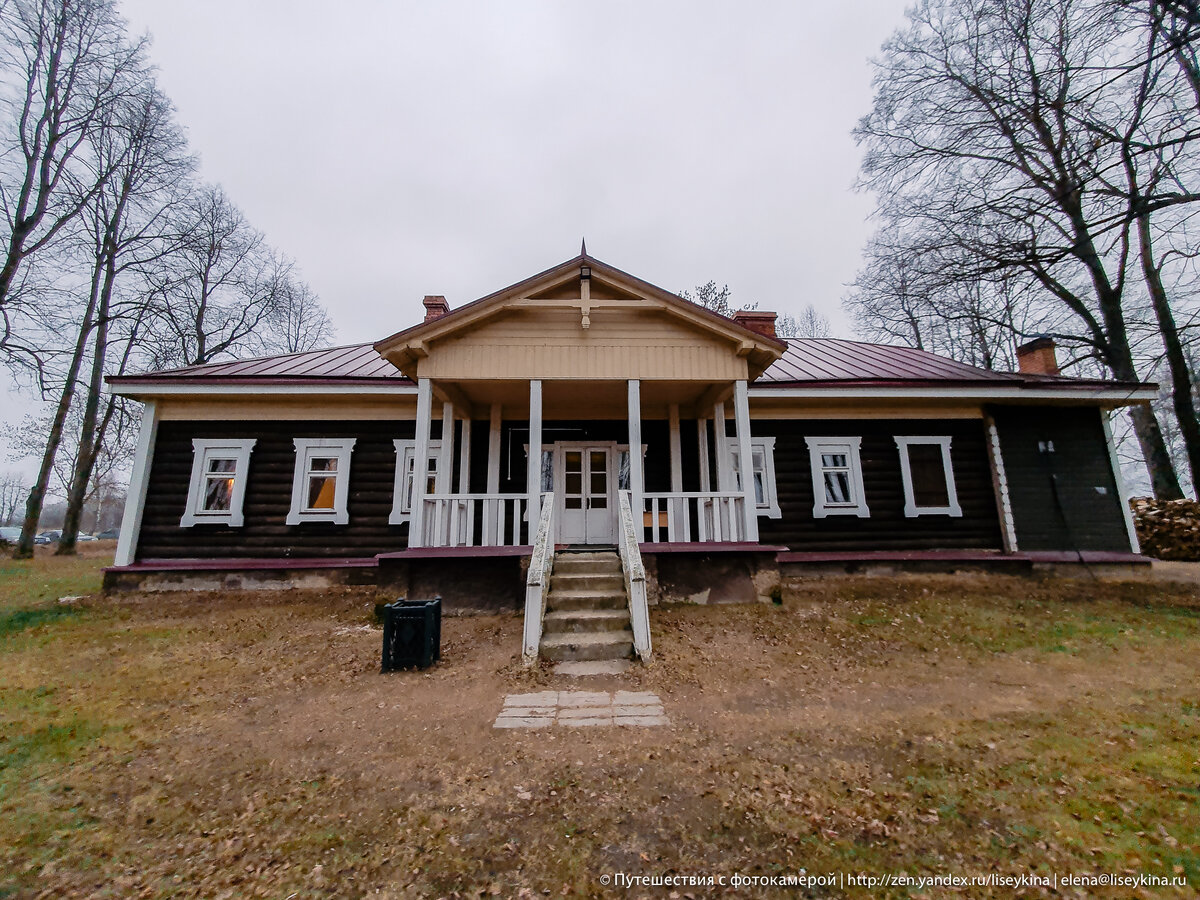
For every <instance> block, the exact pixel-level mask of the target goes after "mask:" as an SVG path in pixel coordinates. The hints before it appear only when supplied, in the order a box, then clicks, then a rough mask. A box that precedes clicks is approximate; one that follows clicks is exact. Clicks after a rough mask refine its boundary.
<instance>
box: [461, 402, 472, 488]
mask: <svg viewBox="0 0 1200 900" xmlns="http://www.w3.org/2000/svg"><path fill="white" fill-rule="evenodd" d="M459 440H461V441H462V450H460V451H459V453H458V492H459V493H460V494H469V493H471V417H470V413H468V414H467V417H466V418H465V419H463V420H462V437H461V438H460V439H459Z"/></svg>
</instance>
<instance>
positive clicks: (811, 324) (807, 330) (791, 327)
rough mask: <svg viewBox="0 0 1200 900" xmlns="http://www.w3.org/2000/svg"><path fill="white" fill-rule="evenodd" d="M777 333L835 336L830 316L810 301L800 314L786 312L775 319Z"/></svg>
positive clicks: (792, 335)
mask: <svg viewBox="0 0 1200 900" xmlns="http://www.w3.org/2000/svg"><path fill="white" fill-rule="evenodd" d="M775 333H776V334H778V335H779V336H780V337H792V338H827V337H832V336H833V326H831V325H830V324H829V317H828V316H826V315H825V314H824V313H822V312H821V311H820V310H818V309H817V308H816V306H814V305H813V304H811V303H809V304H808V305H807V306H805V307H804V309H802V310H801V311H800V315H799V316H789V315H788V314H786V313H784V314H782V315H780V316H779V318H777V319H776V320H775Z"/></svg>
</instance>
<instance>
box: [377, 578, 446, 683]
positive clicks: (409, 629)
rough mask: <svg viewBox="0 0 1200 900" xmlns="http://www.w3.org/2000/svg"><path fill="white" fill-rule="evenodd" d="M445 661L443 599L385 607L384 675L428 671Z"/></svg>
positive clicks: (400, 602)
mask: <svg viewBox="0 0 1200 900" xmlns="http://www.w3.org/2000/svg"><path fill="white" fill-rule="evenodd" d="M441 658H442V598H441V597H434V598H433V599H432V600H414V601H411V602H409V601H406V600H404V598H403V597H401V598H400V599H399V600H397V601H396V602H395V603H388V604H387V605H386V606H384V607H383V666H382V671H384V672H394V671H396V670H397V669H426V668H428V667H429V666H431V665H433V664H434V662H436V661H437V660H439V659H441Z"/></svg>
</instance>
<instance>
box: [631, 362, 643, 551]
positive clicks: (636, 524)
mask: <svg viewBox="0 0 1200 900" xmlns="http://www.w3.org/2000/svg"><path fill="white" fill-rule="evenodd" d="M645 490H646V488H645V482H644V480H643V478H642V383H641V382H640V381H638V380H637V379H635V378H631V379H630V380H629V494H630V497H629V499H630V506H631V507H632V511H633V528H634V532H635V533H636V534H637V535H638V543H639V544H640V543H641V535H642V534H643V531H642V528H643V525H642V523H643V521H644V519H645V516H644V515H643V512H644V508H645V501H644V500H643V498H642V495H643V494H644V493H645Z"/></svg>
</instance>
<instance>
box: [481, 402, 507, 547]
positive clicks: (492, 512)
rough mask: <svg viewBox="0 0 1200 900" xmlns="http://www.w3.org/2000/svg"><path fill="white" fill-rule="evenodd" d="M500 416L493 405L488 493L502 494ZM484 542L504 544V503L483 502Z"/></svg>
mask: <svg viewBox="0 0 1200 900" xmlns="http://www.w3.org/2000/svg"><path fill="white" fill-rule="evenodd" d="M500 414H501V407H500V404H499V403H493V404H492V409H491V412H490V414H489V416H488V455H487V492H488V493H489V494H498V493H500ZM483 542H484V544H486V545H491V544H493V543H496V544H503V543H504V501H502V500H484V501H483Z"/></svg>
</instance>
